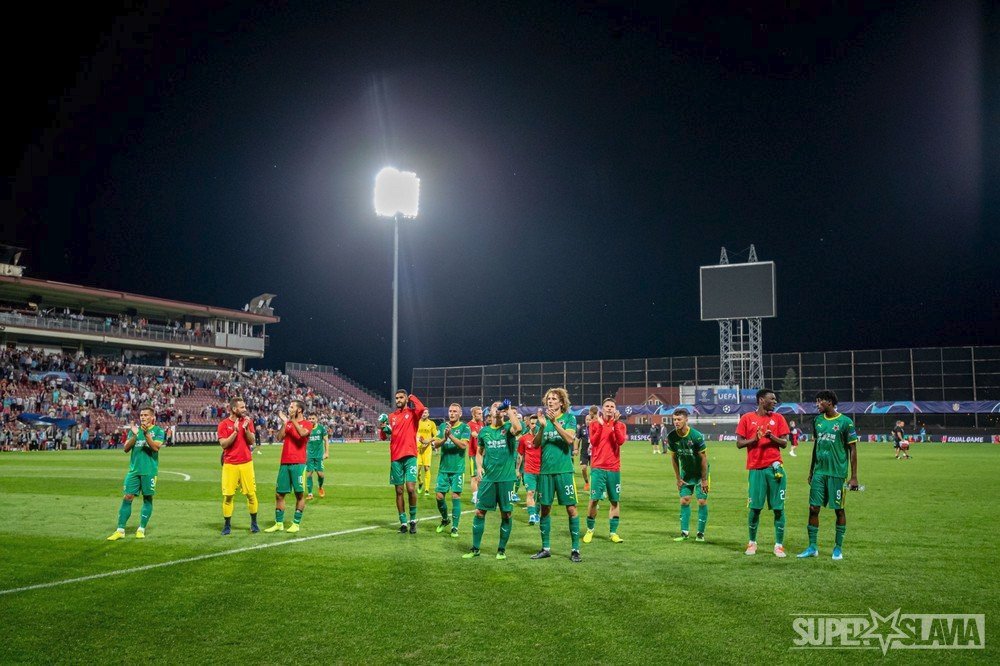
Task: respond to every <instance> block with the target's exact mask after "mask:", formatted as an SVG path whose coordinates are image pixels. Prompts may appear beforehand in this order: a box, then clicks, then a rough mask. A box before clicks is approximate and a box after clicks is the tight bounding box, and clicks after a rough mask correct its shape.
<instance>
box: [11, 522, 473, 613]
mask: <svg viewBox="0 0 1000 666" xmlns="http://www.w3.org/2000/svg"><path fill="white" fill-rule="evenodd" d="M467 513H473V511H471V510H470V511H463V512H462V515H465V514H467ZM435 518H437V516H428V517H425V518H417V522H423V521H425V520H434V519H435ZM395 525H396V524H395V523H389V524H386V525H366V526H364V527H355V528H353V529H349V530H340V531H338V532H326V533H324V534H314V535H312V536H305V537H297V538H295V539H288V540H286V541H274V542H271V543H258V544H255V545H253V546H244V547H243V548H233V549H232V550H222V551H219V552H217V553H205V554H203V555H195V556H194V557H185V558H182V559H179V560H169V561H167V562H156V563H155V564H144V565H142V566H140V567H130V568H128V569H118V570H116V571H105V572H104V573H98V574H91V575H89V576H80V577H79V578H67V579H65V580H56V581H52V582H50V583H36V584H34V585H25V586H24V587H14V588H10V589H9V590H0V597H2V596H6V595H8V594H17V593H18V592H30V591H31V590H44V589H46V588H49V587H59V586H61V585H70V584H72V583H84V582H86V581H89V580H99V579H101V578H111V577H112V576H124V575H125V574H133V573H141V572H143V571H151V570H153V569H161V568H163V567H172V566H174V565H177V564H189V563H191V562H200V561H201V560H211V559H214V558H216V557H224V556H226V555H238V554H239V553H248V552H250V551H254V550H264V549H265V548H277V547H279V546H288V545H290V544H293V543H302V542H303V541H313V540H315V539H327V538H329V537H335V536H343V535H345V534H357V533H358V532H370V531H371V530H377V529H381V528H384V527H395Z"/></svg>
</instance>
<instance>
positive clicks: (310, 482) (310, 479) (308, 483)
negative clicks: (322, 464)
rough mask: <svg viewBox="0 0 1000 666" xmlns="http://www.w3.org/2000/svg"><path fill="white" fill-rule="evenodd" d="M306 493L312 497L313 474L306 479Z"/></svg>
mask: <svg viewBox="0 0 1000 666" xmlns="http://www.w3.org/2000/svg"><path fill="white" fill-rule="evenodd" d="M306 491H307V492H308V493H309V494H310V495H312V491H313V477H312V474H310V475H309V476H307V477H306Z"/></svg>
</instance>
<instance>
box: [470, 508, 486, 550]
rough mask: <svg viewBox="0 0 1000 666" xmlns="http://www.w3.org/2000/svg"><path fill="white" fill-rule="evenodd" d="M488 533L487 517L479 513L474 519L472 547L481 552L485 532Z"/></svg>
mask: <svg viewBox="0 0 1000 666" xmlns="http://www.w3.org/2000/svg"><path fill="white" fill-rule="evenodd" d="M485 531H486V516H480V515H479V514H478V513H477V514H476V515H475V516H474V517H473V518H472V547H473V548H475V549H476V550H479V546H480V545H481V544H482V543H483V532H485Z"/></svg>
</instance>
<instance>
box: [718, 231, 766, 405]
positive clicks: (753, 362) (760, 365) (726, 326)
mask: <svg viewBox="0 0 1000 666" xmlns="http://www.w3.org/2000/svg"><path fill="white" fill-rule="evenodd" d="M748 261H750V262H755V261H757V248H755V247H754V246H753V245H751V246H750V256H749V258H748ZM719 263H720V264H728V263H729V255H728V253H727V252H726V248H722V253H721V254H720V256H719ZM744 322H746V326H744ZM734 323H735V324H736V328H737V330H738V333H736V335H735V336H734V335H733V324H734ZM763 349H764V333H763V328H762V326H761V318H760V317H753V318H749V319H736V320H733V319H721V320H719V384H721V385H722V386H738V387H740V388H752V389H760V388H763V386H764V354H763Z"/></svg>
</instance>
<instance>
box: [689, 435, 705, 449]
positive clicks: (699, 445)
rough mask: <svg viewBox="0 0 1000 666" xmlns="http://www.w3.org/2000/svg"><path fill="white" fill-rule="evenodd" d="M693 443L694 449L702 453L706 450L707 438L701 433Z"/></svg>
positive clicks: (692, 439) (694, 438) (693, 438)
mask: <svg viewBox="0 0 1000 666" xmlns="http://www.w3.org/2000/svg"><path fill="white" fill-rule="evenodd" d="M691 443H692V444H694V446H693V447H692V448H694V450H695V451H697V452H699V453H700V452H702V451H704V450H705V436H704V435H702V434H701V433H700V432H699V433H698V434H697V435H695V436H694V437H692V438H691Z"/></svg>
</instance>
